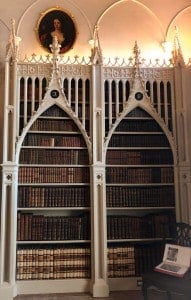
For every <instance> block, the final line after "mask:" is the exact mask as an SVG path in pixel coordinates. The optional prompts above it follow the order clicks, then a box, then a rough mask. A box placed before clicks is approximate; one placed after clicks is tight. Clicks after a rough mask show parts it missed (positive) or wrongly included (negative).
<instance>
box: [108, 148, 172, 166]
mask: <svg viewBox="0 0 191 300" xmlns="http://www.w3.org/2000/svg"><path fill="white" fill-rule="evenodd" d="M106 163H107V164H112V165H114V164H120V165H122V164H125V165H142V164H144V165H145V164H155V165H156V164H172V163H173V158H172V152H171V150H169V149H167V150H166V149H163V150H159V149H157V150H137V151H135V150H123V149H122V150H120V149H113V150H110V149H109V150H108V151H107V156H106Z"/></svg>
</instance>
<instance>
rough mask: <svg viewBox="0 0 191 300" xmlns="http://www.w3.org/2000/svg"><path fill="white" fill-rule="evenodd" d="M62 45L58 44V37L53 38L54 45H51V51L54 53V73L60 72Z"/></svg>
mask: <svg viewBox="0 0 191 300" xmlns="http://www.w3.org/2000/svg"><path fill="white" fill-rule="evenodd" d="M60 48H61V45H60V44H59V42H58V38H57V37H56V36H54V37H53V43H52V44H51V45H50V49H51V51H52V54H53V57H52V61H53V71H56V72H57V71H58V55H59V52H60Z"/></svg>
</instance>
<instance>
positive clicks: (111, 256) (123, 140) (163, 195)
mask: <svg viewBox="0 0 191 300" xmlns="http://www.w3.org/2000/svg"><path fill="white" fill-rule="evenodd" d="M106 204H107V244H108V277H109V278H119V277H135V278H136V277H140V276H141V275H142V274H143V273H144V272H146V271H149V270H151V269H152V268H153V267H154V266H155V265H156V264H157V263H158V262H160V260H161V257H162V254H163V247H164V241H163V240H164V238H166V239H168V238H170V237H171V236H172V233H171V232H170V229H169V224H171V223H172V224H173V223H174V222H175V187H174V167H173V154H172V151H171V148H170V144H169V142H168V140H167V138H166V136H165V134H164V132H163V131H162V129H161V127H160V126H159V125H158V123H157V122H156V121H155V120H154V119H153V118H152V117H151V116H150V115H149V114H148V113H147V112H146V111H144V110H143V109H141V108H139V107H137V108H135V109H134V110H132V111H131V112H130V113H128V114H127V115H126V116H125V117H124V118H123V119H122V120H121V122H120V123H119V124H118V126H117V127H116V128H115V130H114V132H113V134H112V136H111V138H110V141H109V144H108V148H107V153H106Z"/></svg>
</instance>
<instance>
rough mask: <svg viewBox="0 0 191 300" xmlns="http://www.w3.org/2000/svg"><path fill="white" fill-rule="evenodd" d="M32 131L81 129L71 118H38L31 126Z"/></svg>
mask: <svg viewBox="0 0 191 300" xmlns="http://www.w3.org/2000/svg"><path fill="white" fill-rule="evenodd" d="M30 129H31V130H32V131H36V130H38V131H75V132H76V131H79V129H78V127H77V125H76V124H75V123H74V121H73V120H71V119H62V120H57V119H46V120H44V119H37V120H36V121H35V122H34V123H33V125H32V126H31V128H30Z"/></svg>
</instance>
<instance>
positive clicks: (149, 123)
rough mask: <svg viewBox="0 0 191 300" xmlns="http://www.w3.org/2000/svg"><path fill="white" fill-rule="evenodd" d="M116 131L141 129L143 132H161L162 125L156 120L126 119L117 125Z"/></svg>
mask: <svg viewBox="0 0 191 300" xmlns="http://www.w3.org/2000/svg"><path fill="white" fill-rule="evenodd" d="M116 131H122V132H124V131H132V132H135V131H141V132H145V131H148V132H150V131H151V132H154V131H155V132H161V127H160V126H159V125H158V123H157V122H156V121H155V120H151V119H150V120H149V119H144V120H136V119H135V120H131V119H124V120H122V121H121V122H120V124H119V125H118V126H117V128H116Z"/></svg>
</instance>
